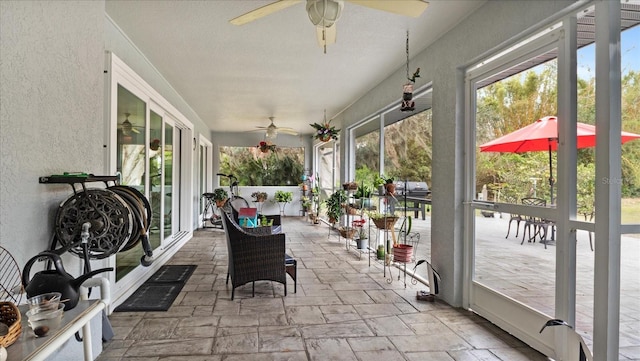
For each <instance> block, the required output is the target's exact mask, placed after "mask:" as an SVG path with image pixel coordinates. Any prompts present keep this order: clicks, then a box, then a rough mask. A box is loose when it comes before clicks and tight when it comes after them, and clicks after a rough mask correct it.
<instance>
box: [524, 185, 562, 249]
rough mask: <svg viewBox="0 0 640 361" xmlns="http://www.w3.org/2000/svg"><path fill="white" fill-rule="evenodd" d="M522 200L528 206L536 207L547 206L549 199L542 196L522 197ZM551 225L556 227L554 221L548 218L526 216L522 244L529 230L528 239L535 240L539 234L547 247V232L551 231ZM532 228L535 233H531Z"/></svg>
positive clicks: (529, 240)
mask: <svg viewBox="0 0 640 361" xmlns="http://www.w3.org/2000/svg"><path fill="white" fill-rule="evenodd" d="M520 202H521V203H522V204H523V205H527V206H536V207H546V206H547V201H546V200H544V199H542V198H522V199H521V200H520ZM550 226H551V227H554V224H553V222H552V221H549V220H547V219H543V218H540V217H532V216H525V217H524V227H522V242H520V244H521V245H522V244H524V240H525V237H526V235H527V230H528V231H529V232H528V234H529V239H528V240H527V241H528V242H532V241H533V242H535V241H536V237H537V236H539V237H540V242H541V243H542V244H544V248H545V249H546V248H547V243H546V239H547V234H548V232H549V227H550ZM532 229H533V235H532V233H531V231H532ZM552 232H553V229H552Z"/></svg>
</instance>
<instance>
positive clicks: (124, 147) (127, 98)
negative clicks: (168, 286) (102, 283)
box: [116, 85, 147, 281]
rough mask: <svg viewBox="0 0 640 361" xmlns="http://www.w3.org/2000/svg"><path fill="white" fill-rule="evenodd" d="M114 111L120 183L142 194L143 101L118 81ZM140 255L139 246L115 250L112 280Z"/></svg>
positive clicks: (144, 160)
mask: <svg viewBox="0 0 640 361" xmlns="http://www.w3.org/2000/svg"><path fill="white" fill-rule="evenodd" d="M117 111H118V114H117V119H118V127H117V139H116V149H117V151H116V152H117V154H116V167H117V171H118V172H119V173H120V174H121V184H122V185H126V186H130V187H133V188H136V189H137V190H138V191H140V192H141V193H142V194H146V192H145V175H146V169H147V156H146V151H147V142H146V114H147V104H146V103H145V102H144V101H143V100H141V99H140V98H139V97H137V96H136V95H135V94H133V93H132V92H130V91H129V90H127V89H125V88H124V87H123V86H121V85H118V107H117ZM141 256H142V248H141V247H134V248H132V249H130V250H128V251H126V252H118V253H116V281H117V280H120V279H122V278H123V277H124V276H125V275H127V274H128V273H129V272H131V271H132V270H133V269H134V268H136V267H137V266H138V265H139V264H140V257H141Z"/></svg>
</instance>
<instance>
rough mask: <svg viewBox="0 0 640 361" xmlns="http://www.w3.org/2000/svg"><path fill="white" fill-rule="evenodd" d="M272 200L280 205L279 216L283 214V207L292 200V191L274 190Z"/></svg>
mask: <svg viewBox="0 0 640 361" xmlns="http://www.w3.org/2000/svg"><path fill="white" fill-rule="evenodd" d="M273 199H274V202H277V203H278V206H279V207H280V216H284V207H285V206H286V205H287V203H289V202H291V201H293V192H287V191H276V193H275V194H274V195H273Z"/></svg>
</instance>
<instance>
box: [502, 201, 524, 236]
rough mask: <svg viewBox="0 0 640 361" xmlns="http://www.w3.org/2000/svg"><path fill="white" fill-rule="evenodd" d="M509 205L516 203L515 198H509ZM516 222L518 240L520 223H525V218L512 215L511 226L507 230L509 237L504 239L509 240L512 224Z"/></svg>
mask: <svg viewBox="0 0 640 361" xmlns="http://www.w3.org/2000/svg"><path fill="white" fill-rule="evenodd" d="M506 201H507V203H516V202H517V201H516V199H515V198H513V197H507V199H506ZM513 221H516V239H517V238H518V232H519V231H520V222H522V221H524V217H523V216H522V215H520V214H511V217H510V218H509V226H508V228H507V235H506V236H505V237H504V238H509V232H511V222H513Z"/></svg>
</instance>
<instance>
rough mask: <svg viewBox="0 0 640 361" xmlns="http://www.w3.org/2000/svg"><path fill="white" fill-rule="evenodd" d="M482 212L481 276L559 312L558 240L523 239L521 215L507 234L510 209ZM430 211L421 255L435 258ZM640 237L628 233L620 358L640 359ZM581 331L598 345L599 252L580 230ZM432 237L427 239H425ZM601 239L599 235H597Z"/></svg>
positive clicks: (420, 225)
mask: <svg viewBox="0 0 640 361" xmlns="http://www.w3.org/2000/svg"><path fill="white" fill-rule="evenodd" d="M494 216H495V217H494V218H487V217H483V216H481V215H478V216H477V217H476V239H477V249H476V260H477V261H476V269H475V280H476V281H477V282H480V283H482V284H484V285H486V286H489V287H491V288H493V289H495V290H498V291H500V292H502V293H504V294H506V295H508V296H509V297H511V298H513V299H515V300H518V301H520V302H522V303H524V304H526V305H528V306H530V307H533V308H535V309H537V310H541V311H543V312H546V313H547V314H548V315H551V316H552V315H553V314H554V299H555V296H554V292H555V290H554V287H555V250H556V248H555V242H552V243H549V244H548V245H547V249H545V248H544V244H541V243H538V242H536V243H528V242H527V241H526V240H525V242H524V244H522V245H520V243H521V242H522V227H523V224H520V232H519V233H518V238H516V237H515V226H516V223H515V221H514V222H513V223H512V225H511V233H510V234H509V238H507V239H505V236H506V234H507V227H508V223H509V218H510V215H509V214H502V216H501V215H500V213H495V214H494ZM430 227H431V224H430V217H429V216H427V217H426V220H425V221H422V220H419V219H417V220H414V222H413V229H414V231H417V232H420V233H421V234H422V237H421V240H422V241H421V243H420V246H419V247H418V254H419V257H418V258H420V259H421V258H424V259H431V250H430V242H429V240H430ZM638 237H640V236H639V235H633V236H632V235H623V237H622V246H621V247H622V251H621V258H622V267H621V282H620V284H621V286H620V288H621V292H620V294H621V300H620V313H621V314H620V360H640V336H638V335H640V326H639V325H640V316H638V315H640V279H639V278H638V275H639V274H640V262H638V257H639V255H640V238H638ZM577 239H578V241H577V246H576V252H577V267H576V268H577V280H576V289H577V295H576V297H577V315H576V320H577V321H576V324H577V325H576V328H577V331H578V332H579V333H580V334H581V335H582V337H583V338H584V339H585V342H586V343H587V344H588V345H589V347H592V336H593V294H594V290H593V282H594V281H593V279H594V274H593V265H594V252H592V251H591V248H590V246H589V234H588V233H587V232H584V231H579V232H578V234H577ZM424 240H426V241H424ZM594 245H595V239H594Z"/></svg>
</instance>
